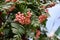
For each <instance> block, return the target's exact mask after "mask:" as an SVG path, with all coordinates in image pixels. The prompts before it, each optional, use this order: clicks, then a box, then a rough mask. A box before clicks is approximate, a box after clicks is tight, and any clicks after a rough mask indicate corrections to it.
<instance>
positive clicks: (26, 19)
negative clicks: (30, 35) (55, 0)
mask: <svg viewBox="0 0 60 40" xmlns="http://www.w3.org/2000/svg"><path fill="white" fill-rule="evenodd" d="M30 18H31V12H30V11H28V12H27V15H26V16H25V15H24V14H23V13H21V12H18V13H17V14H16V15H15V21H18V22H19V23H21V24H22V25H24V24H26V25H27V24H30V23H31V19H30Z"/></svg>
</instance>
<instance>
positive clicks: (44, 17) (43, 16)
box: [39, 14, 47, 23]
mask: <svg viewBox="0 0 60 40" xmlns="http://www.w3.org/2000/svg"><path fill="white" fill-rule="evenodd" d="M46 18H47V16H46V15H44V14H42V15H40V16H39V21H40V23H42V22H44V21H45V20H46Z"/></svg>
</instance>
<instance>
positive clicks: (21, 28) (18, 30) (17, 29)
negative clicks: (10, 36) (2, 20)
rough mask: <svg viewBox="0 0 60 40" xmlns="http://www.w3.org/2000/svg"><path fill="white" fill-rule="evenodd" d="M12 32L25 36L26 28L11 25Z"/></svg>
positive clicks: (14, 24) (15, 24) (16, 24)
mask: <svg viewBox="0 0 60 40" xmlns="http://www.w3.org/2000/svg"><path fill="white" fill-rule="evenodd" d="M11 26H12V27H13V28H12V31H13V33H15V34H23V33H24V27H23V26H22V25H19V24H18V23H11Z"/></svg>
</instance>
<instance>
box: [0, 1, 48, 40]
mask: <svg viewBox="0 0 60 40" xmlns="http://www.w3.org/2000/svg"><path fill="white" fill-rule="evenodd" d="M42 4H43V3H40V0H17V1H16V0H15V1H14V0H13V1H12V0H11V1H9V0H5V1H4V0H0V20H1V21H0V22H1V26H0V36H1V37H0V39H1V40H22V39H23V37H24V36H25V39H26V38H29V37H32V38H35V37H36V36H35V35H36V30H37V29H38V28H39V29H40V24H41V25H44V26H45V25H46V18H45V17H43V16H42V18H43V19H44V20H43V22H42V23H41V19H40V18H39V16H41V15H46V12H45V11H44V9H43V8H41V6H42ZM44 5H45V4H44ZM46 5H48V4H46ZM28 11H30V13H32V15H31V18H28V19H30V21H31V22H30V24H27V25H26V24H24V25H23V24H21V23H19V22H17V21H15V18H16V14H18V12H21V14H23V15H24V17H26V16H27V12H28ZM29 15H30V14H28V16H29ZM46 16H47V15H46ZM22 18H23V17H22ZM19 19H20V18H19ZM24 20H25V19H24ZM39 20H40V21H39ZM21 21H22V20H21ZM27 21H28V20H27ZM39 31H40V30H39ZM40 32H41V31H40ZM31 33H33V35H32V34H31ZM44 35H45V34H43V36H44ZM44 37H46V36H44ZM26 40H27V39H26ZM39 40H40V39H39ZM41 40H42V39H41Z"/></svg>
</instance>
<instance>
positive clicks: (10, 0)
mask: <svg viewBox="0 0 60 40" xmlns="http://www.w3.org/2000/svg"><path fill="white" fill-rule="evenodd" d="M16 1H17V0H5V2H16Z"/></svg>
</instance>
